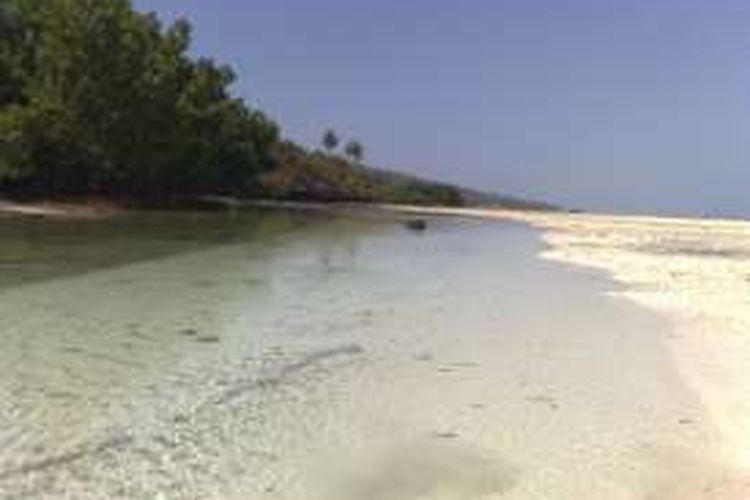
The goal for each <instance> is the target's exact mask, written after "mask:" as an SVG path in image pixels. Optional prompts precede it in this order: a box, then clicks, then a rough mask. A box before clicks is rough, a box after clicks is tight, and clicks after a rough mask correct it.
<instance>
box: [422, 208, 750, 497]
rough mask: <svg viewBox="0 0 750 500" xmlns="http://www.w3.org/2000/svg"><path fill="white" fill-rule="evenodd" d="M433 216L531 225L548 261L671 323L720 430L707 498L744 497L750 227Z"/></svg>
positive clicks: (625, 219)
mask: <svg viewBox="0 0 750 500" xmlns="http://www.w3.org/2000/svg"><path fill="white" fill-rule="evenodd" d="M410 210H412V211H419V209H418V208H417V207H412V208H411V209H410ZM436 213H440V214H445V215H450V214H452V215H463V216H469V217H479V218H489V219H501V220H515V221H520V222H523V223H526V224H530V225H532V226H534V227H537V228H539V229H541V230H543V231H544V234H543V239H544V241H545V242H547V243H548V244H549V245H550V248H548V249H547V250H545V251H544V252H543V254H542V255H543V257H544V258H546V259H550V260H554V261H558V262H565V263H571V264H575V265H577V266H582V267H585V268H591V269H599V270H603V271H606V272H607V273H608V274H609V275H610V276H612V277H613V278H614V279H615V280H616V282H617V283H619V284H620V285H621V286H620V287H619V288H618V289H617V290H613V291H612V292H610V295H612V296H615V297H621V298H624V299H627V300H629V301H632V302H633V303H636V304H638V305H640V306H644V307H646V308H648V309H650V310H653V311H655V312H658V313H659V314H661V315H662V316H664V317H665V318H667V319H668V320H669V322H670V324H671V327H672V329H673V333H672V334H671V335H670V337H669V342H668V346H669V352H670V354H671V356H672V358H673V359H674V360H675V363H676V365H677V367H678V371H679V373H680V377H681V379H682V380H683V381H684V382H685V384H686V385H688V386H689V387H691V388H692V390H693V391H694V392H695V394H696V395H697V396H698V397H699V399H700V400H701V404H702V406H703V407H704V408H705V409H706V412H707V413H708V414H709V417H710V422H711V424H712V425H713V426H714V427H715V428H716V430H717V434H718V437H719V442H718V443H719V444H718V446H719V448H720V450H721V453H720V455H721V457H720V458H719V461H720V462H721V463H723V464H724V467H725V468H726V470H727V477H726V478H725V480H723V481H717V484H716V485H715V486H714V487H713V489H712V490H711V491H712V493H711V494H712V495H713V496H710V495H709V493H706V494H705V495H706V496H705V497H706V498H714V497H716V498H731V499H733V498H750V222H748V221H742V220H712V219H690V218H665V217H662V218H660V217H646V216H608V215H593V214H564V213H542V212H537V213H535V212H508V211H502V210H473V209H468V210H461V209H459V210H450V209H449V210H445V209H437V210H436ZM721 485H723V486H721ZM685 495H687V494H685ZM686 498H693V497H690V496H686ZM697 498H704V497H702V496H698V497H697Z"/></svg>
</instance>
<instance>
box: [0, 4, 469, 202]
mask: <svg viewBox="0 0 750 500" xmlns="http://www.w3.org/2000/svg"><path fill="white" fill-rule="evenodd" d="M190 39H191V26H190V24H189V23H188V22H187V21H184V20H181V21H177V22H176V23H174V24H173V25H171V26H163V25H162V24H161V23H160V21H159V20H158V19H157V18H156V16H155V15H153V14H145V13H141V12H137V11H135V10H134V9H133V7H132V5H131V3H130V0H2V1H0V189H2V191H3V192H4V193H5V194H6V195H7V194H13V193H15V194H19V193H20V194H24V195H32V196H61V195H62V196H69V195H91V194H93V195H104V196H117V197H126V198H129V199H149V200H159V199H173V198H175V197H190V196H194V195H198V194H206V193H210V194H229V195H235V196H256V197H261V196H262V197H275V198H285V199H312V200H320V201H326V200H355V201H388V202H406V203H441V204H462V203H463V202H464V201H465V197H464V194H463V193H464V192H463V191H461V190H459V189H457V188H454V187H451V186H447V185H444V184H438V183H431V182H425V181H422V180H419V179H415V178H412V177H407V176H403V175H397V174H392V173H387V172H383V171H377V170H374V169H369V168H366V167H364V166H363V165H362V164H361V162H362V160H363V157H364V152H365V150H364V146H363V145H362V144H361V143H360V142H358V141H356V140H349V141H348V142H346V143H345V144H343V146H342V147H341V151H342V153H343V154H341V155H340V154H338V153H337V148H339V146H341V145H342V144H341V139H340V138H339V137H338V135H336V133H335V132H333V131H331V130H329V131H327V132H326V133H325V134H324V137H323V140H322V146H323V149H324V150H325V152H323V151H312V152H310V151H307V150H305V149H303V148H302V147H300V146H297V145H295V144H293V143H290V142H287V141H284V140H282V139H281V137H280V131H279V128H278V126H277V125H276V124H275V123H274V122H273V121H272V120H270V119H269V118H268V117H266V116H265V115H264V114H263V113H262V112H261V111H259V110H256V109H253V108H252V107H250V106H249V105H248V104H247V103H245V102H243V101H242V100H241V99H238V98H236V97H234V96H233V95H232V94H231V92H230V87H231V85H232V83H233V81H234V79H235V75H234V73H233V72H232V70H231V69H230V68H229V67H227V66H223V65H221V64H218V63H216V62H214V61H213V60H210V59H203V58H200V59H196V58H194V57H192V56H190V55H189V54H188V49H189V45H190Z"/></svg>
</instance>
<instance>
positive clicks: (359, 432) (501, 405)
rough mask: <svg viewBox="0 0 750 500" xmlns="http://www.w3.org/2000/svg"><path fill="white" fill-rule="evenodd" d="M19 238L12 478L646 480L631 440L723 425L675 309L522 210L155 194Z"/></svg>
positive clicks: (5, 341)
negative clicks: (703, 395)
mask: <svg viewBox="0 0 750 500" xmlns="http://www.w3.org/2000/svg"><path fill="white" fill-rule="evenodd" d="M0 237H1V238H2V245H1V246H0V317H2V318H3V321H2V323H1V324H0V338H1V339H2V347H3V348H2V350H0V366H1V367H2V378H1V379H0V498H18V497H20V498H76V499H88V498H91V499H100V498H139V499H140V498H168V499H172V498H175V499H183V498H184V499H199V498H201V499H202V498H206V499H209V498H210V499H216V498H222V499H224V498H226V499H255V498H261V499H265V498H278V499H300V500H302V499H305V500H307V499H316V498H321V499H322V498H327V499H337V498H340V499H349V498H351V499H355V498H358V499H359V498H361V499H372V500H401V499H404V500H406V499H411V498H419V499H450V500H457V499H464V498H472V499H475V498H500V497H502V498H511V499H513V498H518V499H520V498H523V499H533V498H540V499H541V498H544V499H551V498H552V499H554V498H560V499H563V498H581V499H587V498H590V499H594V498H603V497H605V496H608V495H610V494H611V493H613V491H620V492H622V491H627V492H629V493H631V495H629V496H626V495H621V496H619V497H617V498H645V497H646V495H647V494H648V493H649V491H651V489H650V488H652V484H651V483H648V481H646V480H644V479H643V478H642V477H641V475H640V474H635V476H633V472H632V471H634V470H635V471H639V470H640V469H639V468H638V467H639V463H640V462H639V460H640V459H630V458H628V459H627V460H623V463H622V464H620V460H621V459H620V458H619V457H623V456H627V457H630V456H632V453H630V454H628V453H626V452H628V450H632V449H633V448H634V447H636V446H638V445H640V444H641V443H643V442H647V443H653V442H654V441H658V446H661V445H662V444H663V443H662V441H666V444H668V445H669V446H672V447H678V446H688V447H693V448H698V451H699V452H700V450H702V449H703V448H701V447H702V446H704V444H705V443H706V439H707V438H706V433H705V430H704V428H703V427H702V426H701V425H698V424H697V423H698V422H700V419H701V416H702V415H701V412H700V408H699V406H698V405H697V404H696V403H695V401H693V400H692V399H691V397H690V395H689V394H687V392H686V391H684V390H682V389H681V388H680V386H679V384H678V382H677V380H676V377H675V375H674V374H673V373H672V372H671V371H670V368H669V367H670V363H669V360H668V359H667V358H666V356H665V355H664V352H663V350H662V349H661V347H660V333H659V332H662V333H664V331H665V329H664V326H663V325H662V324H661V323H660V322H659V321H657V320H656V319H654V318H651V317H648V316H643V315H642V314H641V313H639V312H638V311H636V310H634V309H633V308H632V307H626V306H618V305H616V304H613V303H612V302H611V301H610V300H609V299H607V298H605V297H603V296H601V295H599V294H597V293H596V292H597V291H603V290H606V287H608V286H609V284H607V283H606V282H605V281H603V280H602V279H601V278H600V277H592V276H590V275H589V274H585V273H577V272H574V271H572V270H563V269H562V268H557V267H555V266H553V265H551V264H548V263H543V262H541V261H539V260H537V259H536V258H535V254H536V252H537V251H538V250H539V249H540V243H539V242H538V240H537V238H536V235H535V234H534V233H533V232H531V231H529V230H526V229H523V228H518V227H512V226H502V225H493V224H483V223H476V222H458V221H448V220H445V221H441V222H435V223H433V224H431V225H430V229H429V230H428V231H426V232H424V233H421V234H418V233H414V232H410V231H407V230H405V229H404V228H403V226H402V225H400V224H395V223H390V222H385V221H372V220H363V219H357V218H343V217H337V218H332V217H326V216H322V215H318V216H311V215H305V214H301V213H296V214H295V213H281V212H274V213H241V214H234V215H231V214H223V215H218V214H196V215H184V214H180V215H163V214H162V215H159V214H150V215H137V216H129V217H124V218H120V219H114V220H110V221H87V222H44V221H21V220H3V221H0ZM539 311H543V313H544V314H540V313H539ZM623 373H632V374H636V375H637V377H638V381H637V383H638V398H634V397H633V393H632V391H633V389H632V388H633V381H632V380H625V379H624V378H623V377H622V376H621V375H622V374H623ZM678 422H691V425H681V424H678ZM654 446H656V445H654ZM658 446H657V447H658ZM641 462H644V463H645V461H643V460H641ZM570 464H582V465H581V466H579V467H571V466H570ZM623 471H625V472H623ZM584 478H585V479H586V480H584ZM613 478H614V479H613ZM649 481H650V479H649ZM669 500H672V499H669ZM674 500H677V499H674Z"/></svg>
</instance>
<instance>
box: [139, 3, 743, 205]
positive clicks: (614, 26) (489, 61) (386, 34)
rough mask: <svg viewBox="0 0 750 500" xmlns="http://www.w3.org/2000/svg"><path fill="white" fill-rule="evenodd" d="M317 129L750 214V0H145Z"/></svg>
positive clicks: (497, 171) (533, 193) (610, 193)
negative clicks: (188, 25) (184, 22)
mask: <svg viewBox="0 0 750 500" xmlns="http://www.w3.org/2000/svg"><path fill="white" fill-rule="evenodd" d="M135 4H136V6H137V7H139V8H140V9H143V10H155V11H157V12H158V13H159V14H160V15H161V17H162V18H163V19H165V20H171V19H174V18H175V17H176V16H184V17H187V18H189V19H190V20H191V21H192V22H193V23H194V26H195V44H194V49H193V51H194V52H195V53H196V54H198V55H208V56H214V57H216V58H217V59H219V60H221V61H224V62H227V63H229V64H231V65H233V66H234V68H235V69H236V71H237V73H238V74H239V76H240V82H239V83H238V84H237V86H236V92H237V93H238V94H239V95H241V96H243V97H245V98H246V99H247V100H248V101H250V102H251V103H253V104H255V105H257V106H260V107H262V108H263V109H264V110H266V111H267V112H268V113H269V114H270V115H271V116H272V117H274V118H275V119H276V120H278V121H279V122H280V123H281V125H282V127H283V129H284V131H285V134H286V135H287V136H288V137H289V138H291V139H294V140H297V141H300V142H302V143H304V144H307V145H314V144H317V143H318V142H319V138H320V136H321V135H322V133H323V130H324V129H325V128H326V127H329V126H330V127H333V128H334V129H336V130H337V131H339V133H340V135H342V136H344V137H345V138H349V137H352V138H357V139H360V140H361V141H362V142H363V143H364V144H365V145H366V148H367V156H368V158H369V160H370V161H371V162H372V163H374V164H377V165H379V166H383V167H389V168H394V169H399V170H404V171H408V172H413V173H418V174H424V175H428V176H431V177H435V178H439V179H443V180H446V181H451V182H457V183H461V184H464V185H467V186H471V187H478V188H483V189H487V190H493V191H501V192H506V193H510V194H516V195H523V196H529V197H536V198H541V199H544V200H548V201H553V202H558V203H562V204H566V205H568V206H575V207H582V208H589V209H605V210H615V211H638V212H644V211H657V212H661V213H694V214H714V215H745V216H750V1H748V0H314V1H312V0H251V1H241V0H211V1H207V0H136V2H135Z"/></svg>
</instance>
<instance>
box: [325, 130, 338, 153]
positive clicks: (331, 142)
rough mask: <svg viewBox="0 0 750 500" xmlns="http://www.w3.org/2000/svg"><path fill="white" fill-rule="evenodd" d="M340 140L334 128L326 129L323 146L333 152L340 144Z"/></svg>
mask: <svg viewBox="0 0 750 500" xmlns="http://www.w3.org/2000/svg"><path fill="white" fill-rule="evenodd" d="M340 142H341V140H340V139H339V136H338V135H336V132H334V131H333V130H332V129H328V130H326V132H325V134H323V147H324V148H325V150H326V151H328V152H329V153H331V152H333V150H334V149H336V148H337V147H338V146H339V143H340Z"/></svg>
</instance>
